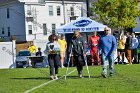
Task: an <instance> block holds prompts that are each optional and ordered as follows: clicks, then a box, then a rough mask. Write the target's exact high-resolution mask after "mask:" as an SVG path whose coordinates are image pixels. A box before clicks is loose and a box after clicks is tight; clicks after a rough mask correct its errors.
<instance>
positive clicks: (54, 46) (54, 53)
mask: <svg viewBox="0 0 140 93" xmlns="http://www.w3.org/2000/svg"><path fill="white" fill-rule="evenodd" d="M46 51H47V52H48V62H49V65H50V79H52V80H53V79H58V77H57V74H58V66H59V61H60V58H59V55H60V45H59V43H58V38H57V36H56V35H54V34H52V35H50V36H49V42H48V43H47V45H46ZM54 69H55V74H54Z"/></svg>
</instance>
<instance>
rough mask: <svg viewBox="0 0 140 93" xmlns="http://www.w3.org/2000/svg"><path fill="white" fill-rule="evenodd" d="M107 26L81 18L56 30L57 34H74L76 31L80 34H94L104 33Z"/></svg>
mask: <svg viewBox="0 0 140 93" xmlns="http://www.w3.org/2000/svg"><path fill="white" fill-rule="evenodd" d="M105 27H106V25H103V24H101V23H98V22H96V21H94V20H91V19H90V18H87V17H79V18H77V19H76V20H74V21H72V22H70V23H68V24H65V25H63V26H61V27H59V28H57V29H56V31H55V32H56V33H57V34H60V33H73V32H74V31H75V30H79V31H80V32H93V31H104V28H105Z"/></svg>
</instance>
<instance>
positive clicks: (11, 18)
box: [0, 0, 86, 42]
mask: <svg viewBox="0 0 140 93" xmlns="http://www.w3.org/2000/svg"><path fill="white" fill-rule="evenodd" d="M62 1H63V0H62ZM62 1H61V0H60V1H59V0H58V1H57V0H55V1H53V0H52V1H51V0H2V1H0V37H1V38H2V39H4V40H5V41H9V40H10V39H11V37H12V36H14V37H16V40H17V41H19V42H20V41H33V40H35V39H47V37H48V36H49V35H50V34H51V33H52V32H55V29H56V28H57V27H59V26H61V25H63V24H65V23H68V22H70V21H71V19H72V18H76V17H79V16H83V15H86V4H85V3H84V2H82V1H81V2H79V1H76V0H75V1H71V0H69V1H65V2H64V3H63V2H62ZM63 4H64V5H63Z"/></svg>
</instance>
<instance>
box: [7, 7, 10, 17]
mask: <svg viewBox="0 0 140 93" xmlns="http://www.w3.org/2000/svg"><path fill="white" fill-rule="evenodd" d="M7 18H10V12H9V8H7Z"/></svg>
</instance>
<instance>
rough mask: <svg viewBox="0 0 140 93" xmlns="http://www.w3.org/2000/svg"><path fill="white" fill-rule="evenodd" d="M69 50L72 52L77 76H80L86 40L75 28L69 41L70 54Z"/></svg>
mask: <svg viewBox="0 0 140 93" xmlns="http://www.w3.org/2000/svg"><path fill="white" fill-rule="evenodd" d="M71 49H72V50H71ZM71 51H72V53H73V57H74V63H75V65H76V66H77V71H78V77H79V78H82V70H83V65H84V61H85V60H84V57H86V42H85V40H84V39H83V37H82V36H81V35H80V32H79V31H77V30H76V31H74V36H73V37H72V39H71V41H70V44H69V47H68V54H70V53H71Z"/></svg>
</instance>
